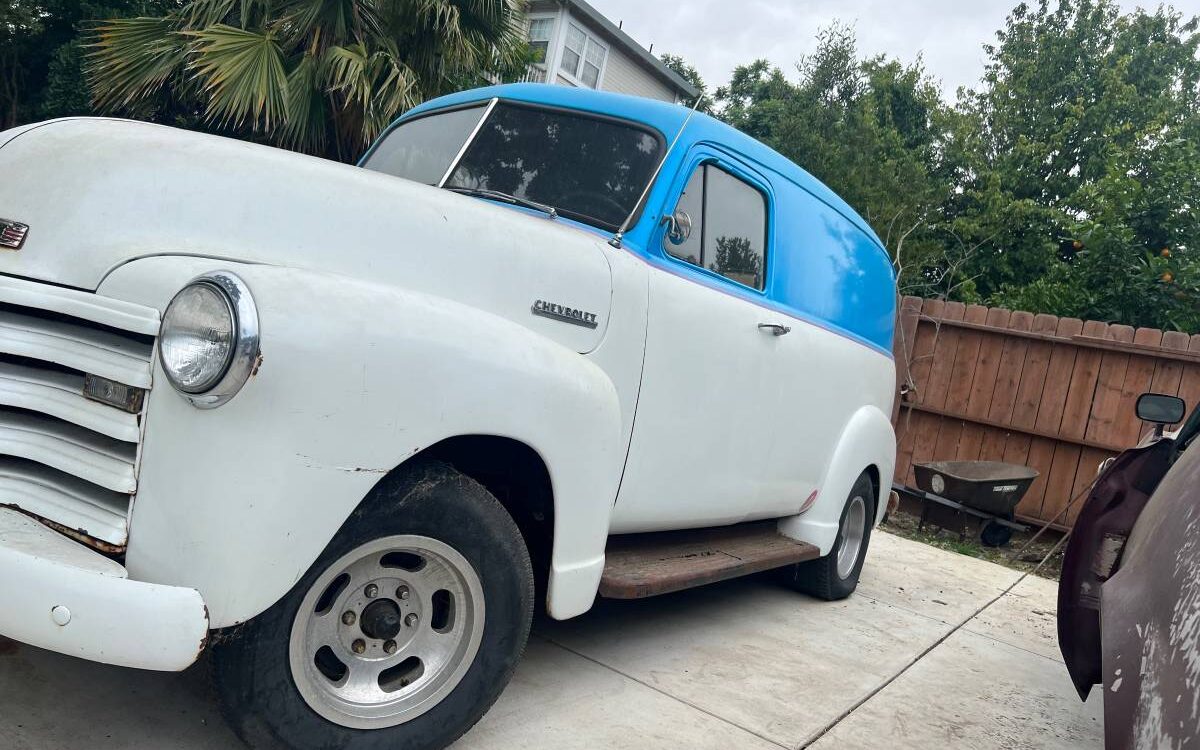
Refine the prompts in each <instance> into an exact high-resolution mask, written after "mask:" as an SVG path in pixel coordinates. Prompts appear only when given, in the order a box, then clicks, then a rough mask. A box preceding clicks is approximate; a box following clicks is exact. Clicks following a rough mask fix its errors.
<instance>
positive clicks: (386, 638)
mask: <svg viewBox="0 0 1200 750" xmlns="http://www.w3.org/2000/svg"><path fill="white" fill-rule="evenodd" d="M483 626H484V600H483V586H482V584H481V583H480V581H479V576H478V574H476V572H475V569H474V568H473V567H471V563H470V562H468V561H467V559H466V558H465V557H463V556H462V555H461V554H459V553H458V552H457V551H456V550H455V549H454V548H453V547H450V546H449V545H447V544H445V543H444V542H440V541H438V540H436V539H431V538H429V537H424V536H410V535H401V536H389V537H384V538H381V539H376V540H374V541H371V542H368V543H366V544H364V545H362V546H360V547H357V548H356V549H354V550H352V551H351V552H349V553H347V554H346V555H344V556H343V557H342V558H340V559H339V560H338V561H337V562H335V563H333V564H332V565H330V566H329V567H328V568H327V569H326V570H325V572H324V573H322V574H321V576H320V577H319V578H318V579H317V580H316V582H315V583H314V584H313V585H312V587H311V588H310V589H309V590H308V593H307V594H306V595H305V597H304V600H303V601H302V602H301V603H300V608H299V610H297V612H296V617H295V619H294V620H293V622H292V633H291V638H290V641H289V644H288V658H289V662H290V666H291V672H292V679H293V680H294V681H295V683H296V688H297V689H298V690H299V691H300V694H301V696H303V697H304V700H305V702H307V703H308V705H309V707H310V708H312V709H313V710H314V711H316V712H317V713H318V714H320V715H321V716H323V717H324V718H326V719H328V720H329V721H332V722H334V723H336V724H340V725H342V726H345V727H352V728H356V729H378V728H381V727H389V726H395V725H397V724H402V723H404V722H406V721H409V720H411V719H414V718H416V717H417V716H420V715H421V714H423V713H425V712H426V711H428V710H429V709H431V708H433V707H434V706H436V705H437V704H438V703H439V702H440V701H441V700H442V699H443V698H445V697H446V695H448V694H449V693H450V691H452V690H454V688H455V687H456V686H457V685H458V683H459V682H460V681H461V680H462V678H463V675H465V674H466V672H467V669H468V668H469V667H470V666H471V663H472V662H473V661H474V660H475V655H476V653H478V651H479V643H480V641H481V640H482V638H483Z"/></svg>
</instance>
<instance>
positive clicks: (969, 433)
mask: <svg viewBox="0 0 1200 750" xmlns="http://www.w3.org/2000/svg"><path fill="white" fill-rule="evenodd" d="M984 309H985V311H986V315H985V318H984V321H985V322H986V323H987V325H989V326H992V327H993V328H999V329H1005V328H1007V327H1008V322H1009V319H1010V318H1011V317H1012V312H1011V311H1009V310H1005V309H1004V308H1001V307H994V308H992V309H990V310H987V309H986V308H984ZM1003 352H1004V336H1003V334H1000V333H985V334H983V335H982V336H980V339H979V352H978V356H977V359H976V365H975V377H974V378H973V379H972V381H971V392H970V395H969V396H968V397H967V404H966V409H965V412H966V413H967V414H969V415H970V416H972V417H975V418H976V419H987V418H988V412H989V411H990V409H991V405H992V398H993V397H994V396H995V392H996V378H997V376H998V375H999V374H1000V356H1001V355H1002V354H1003ZM991 432H993V430H992V429H990V428H987V427H985V426H984V425H981V424H979V423H976V422H967V423H966V424H964V425H963V431H962V437H960V438H959V440H958V460H960V461H975V460H978V459H979V458H980V457H981V454H982V452H983V441H984V438H985V437H987V435H988V434H989V433H991Z"/></svg>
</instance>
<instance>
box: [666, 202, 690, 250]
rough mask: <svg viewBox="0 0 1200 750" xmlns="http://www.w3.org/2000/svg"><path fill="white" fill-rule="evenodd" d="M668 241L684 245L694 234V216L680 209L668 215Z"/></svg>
mask: <svg viewBox="0 0 1200 750" xmlns="http://www.w3.org/2000/svg"><path fill="white" fill-rule="evenodd" d="M665 221H666V222H667V241H668V242H670V243H671V244H672V245H682V244H683V243H685V242H687V241H688V237H691V236H692V217H691V216H689V215H688V212H687V211H684V210H682V209H681V210H678V211H676V212H675V213H674V214H672V215H670V216H668V217H666V219H665Z"/></svg>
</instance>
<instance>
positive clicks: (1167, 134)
mask: <svg viewBox="0 0 1200 750" xmlns="http://www.w3.org/2000/svg"><path fill="white" fill-rule="evenodd" d="M1198 45H1200V35H1198V34H1197V21H1196V19H1194V18H1193V19H1184V18H1183V17H1182V16H1181V15H1180V14H1178V13H1176V12H1175V11H1173V10H1171V9H1170V8H1163V7H1160V8H1159V9H1158V10H1156V11H1155V12H1153V13H1150V12H1147V11H1143V10H1140V9H1139V10H1135V11H1133V12H1131V13H1127V14H1122V13H1121V12H1120V9H1119V8H1118V7H1117V5H1116V4H1115V2H1113V1H1112V0H1061V2H1057V3H1055V4H1051V3H1050V2H1049V1H1048V0H1043V1H1042V2H1040V3H1039V4H1037V5H1036V6H1033V7H1031V6H1029V5H1026V4H1022V5H1019V6H1017V8H1016V9H1015V10H1014V11H1013V12H1012V14H1011V15H1010V16H1009V18H1008V21H1007V24H1006V26H1005V28H1004V30H1002V31H1001V32H999V34H998V35H997V43H996V44H995V45H993V46H988V47H986V50H987V53H988V55H989V58H990V63H989V65H988V68H987V72H986V75H985V77H984V80H983V85H982V87H981V88H980V90H979V91H978V92H972V93H970V94H969V95H967V96H966V98H965V102H964V104H963V106H962V107H961V110H960V111H961V112H962V114H963V115H964V117H965V118H966V119H967V120H968V121H970V122H972V123H973V124H975V125H976V126H977V132H976V134H975V135H974V136H973V137H974V140H975V141H976V143H975V144H974V145H973V147H971V148H965V149H964V153H965V154H967V155H968V156H969V158H970V164H969V166H968V169H967V170H966V171H965V172H964V175H965V176H966V179H964V180H963V181H962V183H961V191H960V192H959V193H958V194H957V196H956V201H955V203H956V205H955V206H954V207H953V209H952V210H953V212H954V213H955V215H956V227H957V229H958V231H959V232H960V233H961V234H962V235H963V236H967V237H971V238H974V239H980V238H983V237H989V238H991V242H990V243H988V246H987V247H986V248H985V249H984V250H983V251H982V252H980V253H978V254H977V255H976V257H974V258H972V259H971V261H970V264H969V265H970V268H969V270H968V273H971V274H973V275H975V276H976V277H977V279H978V281H977V283H978V285H979V290H980V292H981V293H982V294H984V295H987V296H988V298H989V299H990V300H991V301H992V302H995V303H1001V304H1005V305H1009V306H1015V307H1021V308H1027V309H1034V310H1037V311H1039V312H1051V313H1056V314H1059V315H1073V316H1078V317H1084V318H1098V319H1102V320H1113V321H1119V322H1122V323H1128V324H1133V325H1152V326H1158V327H1164V328H1179V329H1183V330H1189V331H1195V330H1200V294H1198V292H1200V289H1198V287H1200V277H1198V276H1197V270H1200V269H1198V268H1197V258H1196V253H1197V252H1198V251H1197V249H1196V248H1195V242H1196V240H1197V238H1198V237H1200V213H1198V212H1197V205H1198V202H1200V59H1198V57H1197V48H1198ZM970 137H971V136H964V138H970Z"/></svg>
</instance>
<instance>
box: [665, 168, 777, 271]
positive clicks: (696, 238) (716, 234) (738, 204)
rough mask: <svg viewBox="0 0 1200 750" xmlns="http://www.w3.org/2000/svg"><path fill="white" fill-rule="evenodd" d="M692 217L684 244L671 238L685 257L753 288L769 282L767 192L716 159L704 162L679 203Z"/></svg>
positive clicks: (673, 250)
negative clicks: (735, 173) (722, 165)
mask: <svg viewBox="0 0 1200 750" xmlns="http://www.w3.org/2000/svg"><path fill="white" fill-rule="evenodd" d="M676 211H684V212H686V213H687V214H688V216H689V217H690V218H691V220H692V233H691V236H689V237H688V238H687V240H686V241H684V242H683V243H682V244H679V245H675V244H673V243H671V242H670V241H669V240H668V241H667V242H666V243H665V246H666V249H667V252H668V253H670V254H671V255H673V256H674V257H676V258H679V259H680V260H683V261H686V262H688V263H692V264H693V265H697V266H701V267H702V268H707V269H708V270H710V271H712V272H714V273H718V274H720V275H722V276H724V277H725V278H727V279H731V280H733V281H736V282H738V283H739V284H744V285H746V286H748V287H751V288H753V289H760V290H761V289H762V288H763V287H764V282H765V269H766V247H767V200H766V196H764V195H763V194H762V192H761V191H760V190H759V189H758V188H756V187H753V186H752V185H750V184H749V183H747V182H745V181H744V180H742V179H740V178H738V177H736V176H734V175H732V174H730V173H729V172H727V171H725V170H724V169H721V168H720V167H719V166H717V165H715V164H704V165H701V166H700V167H699V168H698V169H697V170H696V171H695V172H694V173H693V174H692V177H691V179H690V180H688V184H687V188H686V189H685V190H684V193H683V195H682V196H681V197H680V199H679V203H678V204H677V205H676Z"/></svg>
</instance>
